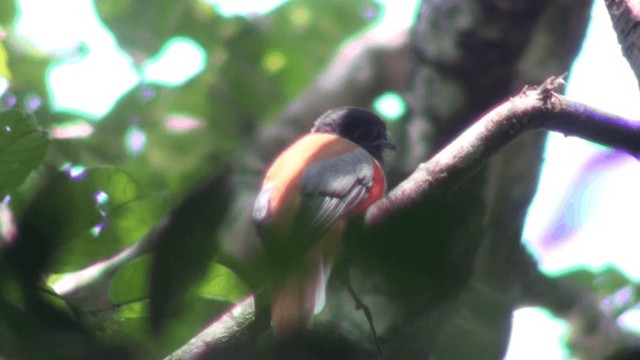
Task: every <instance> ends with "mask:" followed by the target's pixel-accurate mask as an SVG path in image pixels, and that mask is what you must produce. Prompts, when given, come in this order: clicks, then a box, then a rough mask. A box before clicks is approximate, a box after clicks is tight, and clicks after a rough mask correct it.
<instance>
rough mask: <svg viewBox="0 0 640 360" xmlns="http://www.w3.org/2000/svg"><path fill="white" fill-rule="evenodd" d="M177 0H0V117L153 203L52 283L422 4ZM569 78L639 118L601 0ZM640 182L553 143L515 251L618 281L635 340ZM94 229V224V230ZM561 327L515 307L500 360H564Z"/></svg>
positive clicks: (51, 156) (551, 270)
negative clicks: (25, 120) (23, 114)
mask: <svg viewBox="0 0 640 360" xmlns="http://www.w3.org/2000/svg"><path fill="white" fill-rule="evenodd" d="M185 4H186V2H177V1H176V2H174V1H169V0H163V1H156V2H143V1H127V0H121V1H108V0H95V1H89V0H62V1H46V0H17V1H16V2H15V3H12V2H11V1H8V0H5V1H2V2H1V3H0V26H2V27H0V110H4V109H10V108H18V109H24V110H27V111H29V112H33V113H34V114H35V115H36V118H37V121H38V124H39V125H40V126H41V127H42V128H44V129H46V130H47V131H48V133H49V136H50V138H51V144H50V147H51V149H50V151H49V153H48V155H47V164H49V165H51V166H56V167H57V168H59V169H65V170H68V171H69V172H71V173H74V174H81V173H82V172H83V171H84V169H86V168H91V167H95V166H104V165H109V166H117V167H119V168H122V169H124V170H126V171H127V172H128V173H130V174H131V176H132V177H133V178H134V179H135V181H136V183H137V185H136V186H138V187H139V188H140V189H142V190H141V191H144V192H145V193H146V194H149V195H153V196H150V197H148V198H147V199H146V200H145V201H144V202H141V203H139V204H138V205H137V206H138V207H139V208H140V209H144V213H145V216H144V218H142V219H138V218H136V219H135V220H132V221H130V223H127V224H122V225H121V228H120V232H121V233H123V234H124V233H126V234H127V235H126V236H121V237H119V238H118V239H119V240H118V243H117V244H116V245H111V246H108V247H107V248H103V249H101V250H100V251H99V252H96V251H95V250H93V251H92V252H90V253H89V254H88V253H87V252H86V249H85V248H84V247H83V246H81V245H77V244H76V245H73V244H72V245H70V248H67V249H66V250H65V251H67V254H69V255H68V256H65V258H64V259H63V260H60V261H59V263H58V264H57V265H56V270H57V271H56V272H57V273H58V275H55V276H53V277H51V278H50V279H49V282H50V284H55V283H56V280H57V279H59V276H60V274H63V273H65V272H66V271H76V270H78V269H81V268H82V267H84V266H87V265H89V264H91V263H92V261H94V260H95V259H96V258H98V257H99V256H98V255H99V254H100V255H103V256H104V255H105V254H107V253H108V252H109V251H112V250H114V249H118V248H122V247H124V246H127V245H130V244H132V243H134V242H135V241H136V240H137V239H138V238H139V237H140V236H141V235H142V234H144V233H145V232H146V231H147V230H148V229H149V228H151V226H152V225H153V224H155V223H156V222H157V221H158V220H159V219H160V218H162V216H164V215H165V214H166V211H167V210H168V208H169V204H170V203H171V201H170V199H174V198H179V197H180V196H181V195H182V194H184V192H185V191H186V190H187V189H189V188H190V187H191V186H192V185H193V184H194V183H195V182H196V181H197V180H198V179H200V178H202V177H203V176H205V175H206V174H207V173H209V172H211V171H212V170H213V169H215V168H216V167H217V166H219V165H220V164H221V163H222V162H223V161H224V160H225V159H227V158H230V157H232V156H234V154H237V152H238V151H239V149H241V148H243V147H244V146H246V145H247V144H250V143H251V142H252V134H254V133H255V131H256V129H257V128H260V127H262V126H264V125H266V124H269V123H271V122H274V121H276V120H277V118H278V116H279V115H280V114H281V113H282V112H283V111H284V110H285V109H286V107H287V105H288V104H290V103H291V102H292V101H293V100H294V99H296V98H297V97H298V95H299V94H300V93H301V92H302V91H303V90H304V89H305V88H307V87H308V86H309V85H310V84H311V83H312V82H313V81H314V80H315V79H316V77H317V75H318V74H319V73H320V72H321V71H323V70H324V69H325V68H326V66H327V63H328V61H329V60H330V59H331V58H332V57H333V56H334V55H335V54H336V53H337V52H340V51H342V54H344V53H345V51H344V50H345V48H344V46H345V45H346V44H350V43H351V41H352V40H353V39H354V38H357V37H358V36H359V35H360V34H362V33H364V32H365V31H369V32H371V34H373V35H372V36H373V37H376V36H377V37H379V38H380V39H393V38H394V36H396V34H398V35H397V36H400V35H399V34H401V33H403V32H405V31H406V30H407V29H409V28H410V27H411V26H412V24H413V22H414V20H415V18H416V12H417V7H418V1H417V0H411V1H402V2H397V1H396V2H392V1H390V0H384V1H383V0H379V1H365V0H358V1H349V2H337V1H326V2H322V3H320V2H313V1H304V0H303V1H296V0H291V1H283V0H277V1H264V0H261V1H236V0H218V1H216V0H201V1H195V2H193V4H195V5H189V6H187V5H185ZM352 46H353V45H352ZM352 50H353V51H354V52H355V51H357V49H352ZM347 55H348V52H347ZM336 61H338V64H339V61H340V59H339V58H338V59H337V60H336ZM345 61H346V60H345ZM601 69H607V71H602V70H601ZM568 71H569V75H568V77H567V82H568V85H567V89H566V94H567V96H568V97H569V98H572V99H575V100H578V101H581V102H584V103H586V104H589V105H591V106H593V107H597V108H600V109H604V110H606V111H609V112H612V113H615V114H618V115H621V116H625V117H629V118H637V119H640V107H638V106H637V104H639V103H640V102H639V100H640V95H639V93H638V83H637V80H636V79H635V77H634V75H633V73H632V72H631V70H630V69H629V67H628V65H627V63H626V61H625V60H624V58H623V57H622V55H621V51H620V48H619V46H618V44H617V40H616V37H615V34H614V32H613V30H612V29H611V25H610V19H609V16H608V14H607V13H606V9H605V8H604V4H603V3H602V2H599V1H596V2H595V5H594V8H593V9H592V12H591V19H590V22H589V26H588V30H587V36H586V38H585V41H584V44H583V46H582V49H581V50H580V53H579V55H578V57H577V58H576V60H575V62H574V63H573V66H572V67H571V69H568ZM548 75H558V74H548ZM532 85H533V84H532ZM371 107H373V108H374V109H375V110H376V111H377V112H379V113H380V114H381V115H383V116H384V117H385V119H386V120H388V121H389V122H390V123H393V122H394V121H396V120H397V119H398V118H400V117H402V116H403V115H404V114H405V112H406V111H407V104H406V103H405V101H404V100H403V97H402V96H401V94H400V93H398V92H386V93H384V94H382V95H381V96H379V97H377V98H376V99H375V101H373V103H372V104H371ZM638 183H640V164H638V163H637V160H636V159H634V158H633V157H631V156H628V155H626V154H624V153H621V152H617V151H613V150H610V149H606V148H604V147H602V146H599V145H596V144H592V143H589V142H586V141H583V140H580V139H576V138H570V137H566V136H563V135H560V134H553V133H552V134H549V135H548V137H547V139H546V145H545V152H544V162H543V164H542V173H541V178H540V181H539V186H538V189H537V192H536V195H535V198H534V201H533V203H532V204H531V206H530V208H529V210H528V215H527V220H526V224H525V229H524V233H523V242H524V243H525V244H526V246H527V248H528V249H529V251H530V252H531V253H532V254H534V256H535V257H536V259H537V260H538V261H539V265H540V268H541V270H542V271H543V272H544V273H546V274H548V275H551V276H562V275H565V274H568V273H572V272H575V271H588V272H590V273H592V274H599V275H602V276H604V278H606V279H607V280H606V281H605V282H609V283H615V284H619V285H620V286H614V288H615V291H614V292H613V293H612V294H609V295H611V296H603V298H602V299H601V300H602V301H603V306H610V307H617V308H621V309H622V310H621V311H620V312H619V316H618V317H617V322H618V323H619V325H620V326H622V327H623V328H625V329H628V330H630V331H637V332H640V308H638V307H637V306H636V305H635V301H636V300H635V296H636V295H635V290H634V285H633V284H634V283H635V282H637V281H638V279H639V278H640V262H638V261H637V254H638V245H637V241H638V240H639V239H638V231H637V228H636V226H635V225H636V223H635V221H637V211H635V210H634V205H636V204H638V203H640V191H639V190H638V189H637V186H634V185H636V184H638ZM30 186H31V185H30V183H29V180H28V181H27V183H26V184H25V185H23V187H22V188H21V189H20V190H19V191H17V192H16V193H14V194H12V197H11V204H12V207H14V209H15V210H16V211H17V212H19V211H20V208H21V207H23V206H24V204H25V202H26V199H28V198H29V192H30V189H31V187H30ZM97 201H98V203H100V199H98V200H97ZM102 201H103V202H105V203H107V205H108V201H107V200H106V199H102ZM101 230H102V229H101V227H99V226H98V227H96V228H94V229H93V231H94V233H95V234H96V236H98V235H97V234H99V233H100V231H101ZM74 246H75V248H74ZM132 266H133V265H132ZM220 271H225V270H220ZM599 275H598V276H599ZM212 276H213V275H212ZM130 285H131V284H130V283H126V284H123V285H122V287H123V288H125V287H130ZM59 286H60V285H59ZM233 286H236V285H233ZM237 286H238V288H234V289H231V290H229V289H227V290H225V291H226V295H225V296H227V300H233V299H237V298H239V296H240V295H241V294H243V293H244V291H245V289H243V288H241V286H240V285H237ZM122 291H124V292H125V293H126V294H125V295H123V297H125V298H126V297H129V298H130V297H131V294H130V293H129V292H128V290H126V291H125V290H122ZM203 291H205V292H206V290H203ZM216 291H219V290H216ZM229 294H230V295H229ZM131 313H132V314H134V313H136V312H135V310H131ZM185 331H186V330H185ZM566 331H567V327H566V323H565V322H564V321H563V320H561V319H558V318H555V317H554V316H552V315H551V314H550V313H548V312H547V311H546V310H543V309H539V308H522V309H519V310H517V311H516V312H515V313H514V327H513V331H512V335H511V341H510V345H509V350H508V354H507V358H508V359H540V358H546V359H560V358H566V357H568V356H569V351H568V349H567V348H566V346H565V345H564V338H565V336H566Z"/></svg>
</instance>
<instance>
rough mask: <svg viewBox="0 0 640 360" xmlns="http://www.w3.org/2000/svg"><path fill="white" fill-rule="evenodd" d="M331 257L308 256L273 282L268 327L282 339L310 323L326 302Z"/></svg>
mask: <svg viewBox="0 0 640 360" xmlns="http://www.w3.org/2000/svg"><path fill="white" fill-rule="evenodd" d="M331 265H332V262H331V260H328V261H327V260H325V259H323V258H322V257H321V256H313V257H310V258H307V259H306V261H305V264H304V265H303V266H302V268H301V269H299V270H297V271H294V272H292V273H290V274H288V275H287V276H286V278H285V279H283V280H282V281H280V282H279V283H278V284H275V285H274V287H273V288H272V292H271V326H272V327H273V332H274V334H275V336H276V338H278V339H283V338H286V337H288V336H289V335H291V334H293V333H294V332H296V331H298V330H300V329H304V328H306V327H308V326H309V325H310V324H311V318H312V317H313V315H315V314H317V313H319V312H320V311H321V310H322V308H323V307H324V304H325V296H326V288H327V281H328V280H329V275H330V273H331Z"/></svg>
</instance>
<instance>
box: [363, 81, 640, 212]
mask: <svg viewBox="0 0 640 360" xmlns="http://www.w3.org/2000/svg"><path fill="white" fill-rule="evenodd" d="M561 84H562V80H561V79H559V78H551V79H549V80H547V81H546V82H545V83H544V84H543V85H541V86H540V87H537V88H525V89H524V90H523V91H522V92H521V93H520V94H518V95H516V96H515V97H513V98H510V99H508V100H506V101H504V102H502V103H501V104H499V105H497V106H495V107H494V108H493V109H491V110H490V111H489V112H487V113H485V114H484V115H483V116H482V117H481V118H480V119H479V120H477V121H476V122H475V123H474V124H473V125H472V126H470V127H469V128H468V129H467V130H466V131H464V132H463V133H462V134H461V135H460V136H458V137H457V138H456V139H455V140H454V141H452V142H451V143H450V144H449V145H447V146H446V147H444V148H443V149H442V150H440V151H439V152H438V153H437V154H436V155H435V156H433V157H432V158H431V159H430V160H429V161H427V162H424V163H422V164H420V165H419V166H418V168H417V169H416V170H415V171H414V172H413V174H411V175H410V176H409V177H408V178H407V179H406V180H404V181H403V182H402V183H400V184H399V185H398V186H397V187H396V188H395V189H393V190H392V191H391V192H389V194H387V196H385V197H384V198H383V199H381V200H380V201H378V202H377V203H376V204H374V206H372V207H371V208H370V209H369V211H368V213H367V222H368V223H375V222H377V221H380V220H382V219H383V218H384V217H385V216H386V215H388V214H389V213H391V212H394V211H396V210H399V209H402V208H406V207H407V206H408V205H410V204H412V203H414V202H416V201H419V200H420V199H422V198H424V197H425V196H426V195H427V193H428V192H429V191H432V189H433V188H434V187H438V188H440V189H441V188H442V187H443V186H445V187H448V188H451V187H454V186H456V185H457V184H458V183H459V182H460V180H461V179H463V178H464V177H465V176H467V175H469V174H470V173H472V172H473V171H474V170H476V169H478V168H479V167H480V166H481V165H482V164H484V163H485V162H486V161H487V160H488V159H489V158H491V156H493V155H494V154H495V153H496V152H497V151H499V150H500V149H502V148H503V147H504V146H505V145H507V144H508V143H510V142H511V141H512V140H514V139H515V138H517V137H518V136H519V135H521V134H523V133H524V132H526V131H529V130H539V129H546V130H552V131H559V132H562V133H564V134H566V135H572V136H578V137H581V138H584V139H588V140H592V141H595V142H599V143H601V144H603V145H607V146H611V147H614V148H618V149H621V150H625V151H627V152H629V153H631V154H634V155H636V154H640V123H638V122H637V121H633V120H629V119H625V118H622V117H619V116H616V115H612V114H608V113H605V112H603V111H600V110H597V109H594V108H591V107H589V106H587V105H584V104H580V103H578V102H575V101H572V100H569V99H567V98H565V97H564V96H561V95H558V94H556V93H554V92H553V91H554V89H555V88H557V87H558V86H560V85H561Z"/></svg>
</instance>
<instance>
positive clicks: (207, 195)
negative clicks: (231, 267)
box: [150, 168, 231, 331]
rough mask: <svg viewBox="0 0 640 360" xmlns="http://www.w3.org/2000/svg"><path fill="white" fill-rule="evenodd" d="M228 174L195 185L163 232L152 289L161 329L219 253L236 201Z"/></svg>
mask: <svg viewBox="0 0 640 360" xmlns="http://www.w3.org/2000/svg"><path fill="white" fill-rule="evenodd" d="M228 170H229V169H228V168H226V169H224V170H223V171H222V172H220V173H219V174H217V175H216V176H213V177H211V178H210V179H208V180H207V181H205V182H204V183H202V184H200V185H198V186H196V187H194V189H193V190H192V191H191V192H190V193H189V194H187V196H185V198H184V199H183V200H182V202H181V203H180V204H179V205H178V206H177V207H176V208H175V209H174V210H173V211H172V212H171V213H170V215H169V216H168V217H167V218H166V219H165V221H164V225H163V227H162V228H160V229H158V238H157V239H156V251H155V253H154V257H153V263H152V267H151V289H150V295H151V303H150V321H151V325H152V328H153V329H154V330H156V331H159V330H160V329H161V328H162V326H163V325H165V324H166V323H167V321H168V320H169V319H173V318H175V315H176V314H177V313H178V311H179V310H181V305H182V304H183V301H184V296H185V295H188V294H189V292H190V290H191V289H192V286H193V284H194V283H195V282H196V281H198V280H200V279H202V278H203V277H204V275H205V274H206V271H207V269H208V267H209V264H210V262H211V260H212V259H213V258H214V256H215V255H216V252H217V248H218V239H217V231H218V228H219V227H220V226H221V225H222V221H223V219H224V217H225V215H226V212H227V210H228V208H229V205H230V202H231V191H230V183H229V180H230V179H229V178H230V176H229V174H228V173H229V171H228Z"/></svg>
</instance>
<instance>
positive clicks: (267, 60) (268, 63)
mask: <svg viewBox="0 0 640 360" xmlns="http://www.w3.org/2000/svg"><path fill="white" fill-rule="evenodd" d="M286 64H287V57H286V56H285V55H284V54H283V53H282V52H280V51H278V50H270V51H268V52H267V53H266V54H265V55H264V56H263V57H262V67H263V68H264V69H265V70H266V71H267V72H269V73H271V74H275V73H277V72H279V71H280V70H282V68H283V67H284V66H285V65H286Z"/></svg>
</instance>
